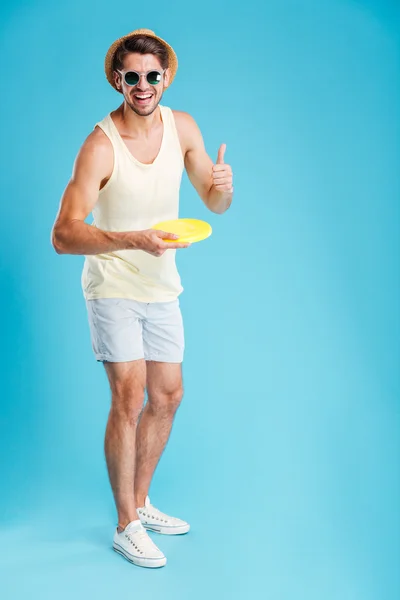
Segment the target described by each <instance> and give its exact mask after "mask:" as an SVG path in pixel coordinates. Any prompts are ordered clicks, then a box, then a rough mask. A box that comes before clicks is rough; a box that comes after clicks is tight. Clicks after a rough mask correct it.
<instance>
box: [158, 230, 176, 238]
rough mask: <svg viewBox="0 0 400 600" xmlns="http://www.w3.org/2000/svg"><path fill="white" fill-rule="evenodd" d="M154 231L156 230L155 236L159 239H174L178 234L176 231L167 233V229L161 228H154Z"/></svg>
mask: <svg viewBox="0 0 400 600" xmlns="http://www.w3.org/2000/svg"><path fill="white" fill-rule="evenodd" d="M154 231H155V232H156V234H157V236H158V237H160V238H161V239H166V240H176V239H178V237H179V235H177V234H176V233H168V232H167V231H163V230H162V229H155V230H154Z"/></svg>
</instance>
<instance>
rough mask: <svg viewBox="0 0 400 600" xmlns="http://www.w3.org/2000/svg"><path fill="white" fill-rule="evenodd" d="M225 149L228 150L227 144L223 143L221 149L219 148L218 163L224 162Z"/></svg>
mask: <svg viewBox="0 0 400 600" xmlns="http://www.w3.org/2000/svg"><path fill="white" fill-rule="evenodd" d="M225 150H226V144H221V145H220V147H219V150H218V157H217V165H223V164H224V154H225Z"/></svg>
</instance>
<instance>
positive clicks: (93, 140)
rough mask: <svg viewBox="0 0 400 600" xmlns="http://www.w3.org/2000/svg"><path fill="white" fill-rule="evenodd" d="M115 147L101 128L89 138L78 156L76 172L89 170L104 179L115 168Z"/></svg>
mask: <svg viewBox="0 0 400 600" xmlns="http://www.w3.org/2000/svg"><path fill="white" fill-rule="evenodd" d="M113 161H114V158H113V147H112V144H111V141H110V139H109V138H108V137H107V135H106V134H105V133H104V131H103V130H102V129H100V127H95V129H94V130H93V131H92V132H91V133H90V134H89V135H88V136H87V138H86V139H85V140H84V142H83V144H82V146H81V147H80V149H79V152H78V154H77V157H76V160H75V165H74V171H75V172H76V171H79V170H81V169H82V170H85V171H86V172H87V171H88V170H90V171H92V172H93V171H94V172H97V173H99V174H101V175H102V176H103V177H107V174H109V173H111V171H112V167H113Z"/></svg>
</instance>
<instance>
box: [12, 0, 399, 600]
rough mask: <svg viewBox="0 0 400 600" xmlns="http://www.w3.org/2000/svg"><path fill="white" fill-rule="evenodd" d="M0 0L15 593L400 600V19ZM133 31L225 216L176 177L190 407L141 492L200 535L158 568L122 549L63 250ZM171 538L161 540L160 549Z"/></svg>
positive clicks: (171, 546)
mask: <svg viewBox="0 0 400 600" xmlns="http://www.w3.org/2000/svg"><path fill="white" fill-rule="evenodd" d="M145 4H146V3H141V6H140V5H139V3H134V4H132V2H127V1H126V0H122V1H121V2H119V3H118V4H115V3H111V2H104V0H96V1H94V0H90V1H87V0H86V1H85V0H83V1H82V0H81V1H79V2H77V1H74V0H72V1H69V2H68V3H67V2H65V1H64V2H63V3H61V4H60V3H55V2H53V3H50V2H46V1H39V0H37V1H35V2H32V1H29V0H26V1H25V2H22V1H21V2H14V3H11V2H8V3H6V5H3V6H2V8H1V43H0V49H1V56H2V64H3V69H2V78H1V100H2V111H1V115H0V117H1V123H0V126H1V138H2V150H1V163H2V169H1V182H0V183H1V188H0V189H1V196H2V218H1V224H0V227H1V240H2V253H1V278H0V280H1V295H0V301H1V313H2V324H1V340H2V342H1V346H0V358H1V372H2V374H1V410H0V417H1V431H0V452H1V481H0V486H1V487H0V555H1V556H0V564H1V567H0V568H1V571H2V576H1V584H0V593H2V597H3V598H5V599H7V600H14V599H15V600H16V599H20V598H27V597H29V598H34V599H36V598H40V599H41V600H47V599H50V598H51V599H53V598H57V599H58V600H63V599H68V600H69V599H71V598H77V599H80V598H86V597H87V596H89V597H92V598H94V597H96V598H101V599H103V598H111V597H117V596H118V594H119V593H121V594H122V595H123V596H126V597H136V598H138V597H141V598H157V599H158V598H160V599H162V600H170V599H172V598H174V599H183V600H186V599H190V600H192V599H197V598H211V599H214V598H215V599H217V598H218V599H219V598H229V599H236V598H241V599H243V598H245V599H247V598H271V599H273V600H303V599H304V600H321V599H322V598H323V599H324V600H339V599H340V600H395V599H398V598H399V595H400V574H399V568H398V565H399V564H400V508H399V506H400V469H399V466H400V465H399V462H400V460H399V456H400V454H399V452H400V433H399V431H400V429H399V425H400V418H399V404H400V403H399V388H400V385H399V384H400V374H399V364H400V347H399V346H400V341H399V340H400V337H399V333H400V332H399V329H400V327H399V325H400V323H399V321H400V315H399V306H400V272H399V271H400V269H399V256H400V252H399V251H400V248H399V246H400V241H399V240H400V236H399V233H400V231H399V230H400V215H399V207H400V203H399V197H400V185H399V184H400V181H399V179H400V177H399V170H398V165H399V159H400V136H399V133H400V128H399V125H400V115H399V107H400V93H399V92H400V69H399V38H400V29H399V24H400V19H399V10H398V2H396V1H392V2H390V1H389V0H386V1H385V0H382V1H380V2H378V1H372V0H371V1H365V2H363V1H359V2H356V1H354V2H352V1H345V0H342V1H340V0H314V1H311V0H299V1H297V2H295V1H290V0H284V1H279V0H271V1H268V2H263V1H261V0H259V1H256V0H249V1H247V2H244V3H242V2H240V3H238V2H234V1H233V2H225V3H218V2H215V1H214V0H203V1H202V2H200V3H198V4H195V5H193V4H191V3H188V2H184V1H183V0H179V1H177V2H174V3H165V2H160V1H159V0H154V1H153V2H151V3H148V5H147V6H145ZM137 27H148V28H150V29H153V30H155V31H156V33H158V34H159V35H161V36H162V37H164V38H165V39H167V41H169V42H170V43H171V45H172V46H173V47H174V48H175V50H176V52H177V54H178V58H179V61H180V62H179V70H178V75H177V78H176V80H175V81H174V83H173V85H172V86H171V89H170V90H168V92H167V93H166V94H165V96H164V98H163V101H162V102H163V104H165V105H168V106H171V107H173V108H176V109H180V110H185V111H187V112H189V113H191V114H192V115H193V116H194V117H195V119H196V120H197V122H198V124H199V126H200V128H201V130H202V132H203V136H204V138H205V142H206V146H207V150H208V152H209V154H210V156H211V157H212V158H213V159H214V160H215V159H216V156H217V151H218V147H219V145H220V144H221V143H222V142H226V143H227V152H226V161H227V162H229V163H230V164H231V165H232V167H233V170H234V178H235V179H234V185H235V197H234V202H233V204H232V207H231V208H230V209H229V211H228V212H227V213H226V214H224V215H222V216H220V215H214V214H212V213H210V212H209V211H207V210H206V208H205V207H204V206H203V204H202V202H201V200H200V199H199V198H198V197H197V195H196V193H195V191H194V189H193V188H192V187H191V186H190V184H189V182H188V180H187V177H186V176H185V178H184V181H183V185H182V193H181V216H183V217H185V216H186V217H194V218H200V219H202V218H204V219H206V220H208V221H209V222H210V223H211V224H212V226H213V230H214V232H213V236H212V237H211V238H210V239H208V240H207V241H205V242H203V243H201V244H196V245H193V246H192V247H191V248H190V249H188V250H185V251H182V252H181V253H180V254H179V255H178V265H179V268H180V272H181V276H182V280H183V285H184V287H185V292H184V293H183V295H182V296H181V306H182V310H183V314H184V319H185V330H186V344H187V347H186V356H185V362H184V382H185V388H186V394H185V399H184V401H183V404H182V406H181V408H180V410H179V412H178V415H177V418H176V422H175V425H174V428H173V434H172V437H171V439H170V442H169V445H168V447H167V450H166V452H165V454H164V456H163V458H162V461H161V463H160V466H159V469H158V471H157V473H156V477H155V479H154V482H153V486H152V490H151V498H152V501H153V502H154V504H156V506H159V507H160V508H161V509H162V510H164V511H166V512H170V513H172V514H175V515H177V516H181V517H183V518H186V519H188V520H189V521H190V523H191V525H192V531H191V532H190V534H189V535H187V536H184V537H178V538H168V537H165V536H164V537H161V536H158V537H157V538H156V542H157V543H159V545H160V547H161V548H162V549H163V550H164V552H165V553H166V555H167V557H168V564H167V567H166V568H164V569H161V570H157V571H152V570H146V569H140V568H137V567H134V566H132V565H130V564H129V563H128V562H127V561H124V560H123V559H122V558H121V557H119V556H118V555H117V554H115V553H114V552H113V551H112V549H111V541H112V535H113V531H114V527H115V524H116V514H115V510H114V504H113V499H112V494H111V490H110V487H109V483H108V478H107V473H106V468H105V461H104V455H103V437H104V430H105V424H106V419H107V415H108V409H109V404H110V393H109V390H108V383H107V380H106V376H105V373H104V369H103V367H102V366H101V365H100V364H99V363H96V361H95V359H94V356H93V354H92V349H91V345H90V336H89V328H88V323H87V316H86V308H85V304H84V300H83V296H82V292H81V288H80V274H81V269H82V265H83V257H81V256H79V257H78V256H58V255H57V254H56V253H55V252H54V250H53V248H52V247H51V244H50V231H51V227H52V225H53V222H54V219H55V215H56V212H57V210H58V205H59V200H60V197H61V194H62V192H63V190H64V188H65V186H66V184H67V182H68V179H69V176H70V173H71V169H72V165H73V161H74V158H75V155H76V153H77V151H78V149H79V147H80V145H81V143H82V142H83V140H84V139H85V137H86V136H87V135H88V134H89V133H90V131H91V130H92V127H93V125H94V123H95V122H96V121H97V120H100V119H102V118H103V117H104V116H105V115H106V114H107V113H108V112H109V111H110V110H113V109H114V108H116V107H117V106H118V105H119V103H120V101H121V96H120V95H119V94H117V93H116V92H115V91H114V90H113V89H112V88H111V87H110V86H109V84H108V83H107V81H106V79H105V76H104V72H103V59H104V55H105V53H106V51H107V49H108V46H109V45H110V44H111V43H112V42H113V41H114V39H116V38H118V37H120V36H121V35H123V34H126V33H128V32H129V31H131V30H132V29H135V28H137ZM154 535H155V534H154Z"/></svg>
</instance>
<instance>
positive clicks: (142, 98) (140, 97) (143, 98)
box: [133, 94, 153, 104]
mask: <svg viewBox="0 0 400 600" xmlns="http://www.w3.org/2000/svg"><path fill="white" fill-rule="evenodd" d="M133 96H134V98H135V100H136V101H137V102H138V103H139V104H148V103H149V102H150V101H151V99H152V97H153V94H134V95H133Z"/></svg>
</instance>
